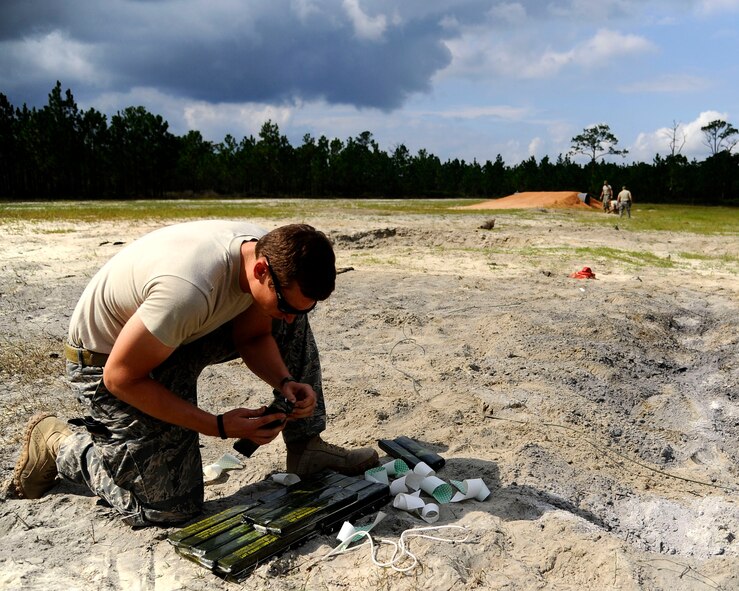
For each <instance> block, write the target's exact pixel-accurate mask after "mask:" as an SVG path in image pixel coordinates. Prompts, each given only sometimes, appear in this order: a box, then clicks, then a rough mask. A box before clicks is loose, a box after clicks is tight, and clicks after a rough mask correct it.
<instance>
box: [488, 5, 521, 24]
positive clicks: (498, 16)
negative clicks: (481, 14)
mask: <svg viewBox="0 0 739 591" xmlns="http://www.w3.org/2000/svg"><path fill="white" fill-rule="evenodd" d="M488 15H489V16H490V17H491V18H492V19H493V20H496V21H503V22H505V23H508V24H511V25H516V24H520V23H523V22H524V21H525V20H526V8H525V7H524V6H523V5H521V4H519V3H518V2H500V3H499V4H496V5H495V6H493V7H492V8H491V9H490V12H489V13H488Z"/></svg>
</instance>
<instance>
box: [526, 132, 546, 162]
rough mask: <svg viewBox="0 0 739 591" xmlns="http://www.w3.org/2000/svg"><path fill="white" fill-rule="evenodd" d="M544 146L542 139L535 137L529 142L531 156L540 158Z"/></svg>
mask: <svg viewBox="0 0 739 591" xmlns="http://www.w3.org/2000/svg"><path fill="white" fill-rule="evenodd" d="M543 145H544V142H543V140H542V139H541V138H540V137H535V138H534V139H532V140H531V141H530V142H529V156H535V157H536V156H539V152H540V150H541V148H542V146H543Z"/></svg>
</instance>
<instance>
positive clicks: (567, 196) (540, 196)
mask: <svg viewBox="0 0 739 591" xmlns="http://www.w3.org/2000/svg"><path fill="white" fill-rule="evenodd" d="M578 195H579V193H578V192H577V191H525V192H523V193H514V194H513V195H508V197H501V198H500V199H491V200H490V201H483V202H482V203H476V204H475V205H465V206H464V207H460V208H458V209H529V208H532V207H559V208H566V207H577V208H579V207H584V208H588V209H590V208H592V209H598V205H596V203H595V201H593V200H591V203H590V205H587V204H585V203H583V202H582V201H581V200H580V197H578Z"/></svg>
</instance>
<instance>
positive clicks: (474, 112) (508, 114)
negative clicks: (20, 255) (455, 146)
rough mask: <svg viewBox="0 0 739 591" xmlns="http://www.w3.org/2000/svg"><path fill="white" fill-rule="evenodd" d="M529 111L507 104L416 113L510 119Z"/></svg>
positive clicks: (518, 118)
mask: <svg viewBox="0 0 739 591" xmlns="http://www.w3.org/2000/svg"><path fill="white" fill-rule="evenodd" d="M527 113H528V109H525V108H522V107H511V106H506V105H501V106H488V107H467V108H463V109H446V110H444V111H424V112H417V113H416V115H430V116H434V117H442V118H445V119H480V118H489V117H491V118H495V119H505V120H508V121H513V120H520V119H522V118H523V117H524V116H525V115H526V114H527Z"/></svg>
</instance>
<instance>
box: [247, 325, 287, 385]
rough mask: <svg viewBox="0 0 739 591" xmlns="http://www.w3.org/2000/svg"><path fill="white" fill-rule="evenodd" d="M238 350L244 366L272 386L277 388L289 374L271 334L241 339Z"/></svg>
mask: <svg viewBox="0 0 739 591" xmlns="http://www.w3.org/2000/svg"><path fill="white" fill-rule="evenodd" d="M238 350H239V354H240V355H241V358H242V359H243V360H244V363H245V364H246V366H247V367H248V368H249V369H250V370H251V371H252V372H253V373H254V374H255V375H256V376H258V377H259V378H261V379H262V380H264V381H265V382H267V384H269V385H270V386H271V387H272V388H275V389H279V388H280V382H281V381H282V380H283V378H285V377H287V376H288V375H289V374H290V372H289V371H288V369H287V366H286V365H285V362H284V361H283V359H282V355H280V350H279V349H278V348H277V343H276V342H275V340H274V338H272V335H271V334H267V335H262V336H260V337H257V338H252V339H249V340H246V341H243V342H242V343H240V344H239V346H238Z"/></svg>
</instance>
